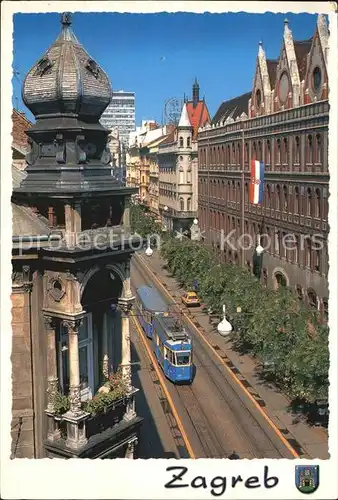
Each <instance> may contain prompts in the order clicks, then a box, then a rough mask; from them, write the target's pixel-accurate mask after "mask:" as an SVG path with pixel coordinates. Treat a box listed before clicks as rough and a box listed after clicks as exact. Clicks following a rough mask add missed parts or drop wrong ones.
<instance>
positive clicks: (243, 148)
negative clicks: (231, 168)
mask: <svg viewBox="0 0 338 500" xmlns="http://www.w3.org/2000/svg"><path fill="white" fill-rule="evenodd" d="M244 150H245V147H244V123H243V127H242V183H241V188H242V196H241V198H242V203H241V231H242V237H241V241H243V235H244V198H245V187H244V184H245V183H244V167H245V159H244V153H245V151H244ZM241 257H242V267H244V264H245V255H244V247H243V245H242V252H241Z"/></svg>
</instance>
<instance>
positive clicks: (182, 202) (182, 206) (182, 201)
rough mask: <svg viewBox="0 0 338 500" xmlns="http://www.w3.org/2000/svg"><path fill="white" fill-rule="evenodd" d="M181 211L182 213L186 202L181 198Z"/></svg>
mask: <svg viewBox="0 0 338 500" xmlns="http://www.w3.org/2000/svg"><path fill="white" fill-rule="evenodd" d="M180 210H181V211H183V210H184V200H183V198H180Z"/></svg>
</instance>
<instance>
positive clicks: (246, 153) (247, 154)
mask: <svg viewBox="0 0 338 500" xmlns="http://www.w3.org/2000/svg"><path fill="white" fill-rule="evenodd" d="M244 154H245V156H244V160H245V163H248V161H249V145H248V143H247V142H246V143H245V151H244Z"/></svg>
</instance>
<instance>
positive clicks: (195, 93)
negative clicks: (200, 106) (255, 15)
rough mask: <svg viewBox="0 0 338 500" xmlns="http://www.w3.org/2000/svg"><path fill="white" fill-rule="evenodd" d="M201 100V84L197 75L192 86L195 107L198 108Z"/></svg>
mask: <svg viewBox="0 0 338 500" xmlns="http://www.w3.org/2000/svg"><path fill="white" fill-rule="evenodd" d="M199 100H200V86H199V84H198V81H197V78H196V77H195V81H194V84H193V86H192V103H193V106H194V108H196V106H197V103H198V101H199Z"/></svg>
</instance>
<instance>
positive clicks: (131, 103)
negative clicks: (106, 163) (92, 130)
mask: <svg viewBox="0 0 338 500" xmlns="http://www.w3.org/2000/svg"><path fill="white" fill-rule="evenodd" d="M100 123H101V124H102V125H103V126H104V127H105V128H108V129H117V130H118V132H119V136H120V140H121V142H123V143H124V144H126V143H127V142H128V138H129V134H130V132H133V131H134V130H135V92H124V91H123V90H118V91H117V92H113V94H112V100H111V102H110V104H109V105H108V106H107V108H106V109H105V111H104V113H103V115H102V117H101V119H100Z"/></svg>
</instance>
